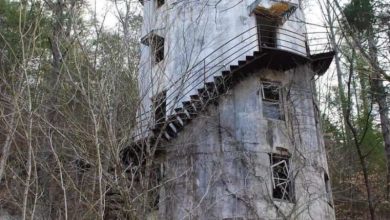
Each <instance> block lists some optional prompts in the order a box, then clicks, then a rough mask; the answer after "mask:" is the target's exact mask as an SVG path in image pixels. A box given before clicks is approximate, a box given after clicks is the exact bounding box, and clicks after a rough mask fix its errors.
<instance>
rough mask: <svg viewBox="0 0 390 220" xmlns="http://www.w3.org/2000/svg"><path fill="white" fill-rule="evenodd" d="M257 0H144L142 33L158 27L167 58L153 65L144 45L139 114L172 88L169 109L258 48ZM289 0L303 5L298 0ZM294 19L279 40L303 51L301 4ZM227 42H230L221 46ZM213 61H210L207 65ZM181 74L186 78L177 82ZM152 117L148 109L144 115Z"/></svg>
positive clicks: (285, 46)
mask: <svg viewBox="0 0 390 220" xmlns="http://www.w3.org/2000/svg"><path fill="white" fill-rule="evenodd" d="M255 2H256V1H255V0H245V1H231V0H208V1H178V0H166V3H165V4H164V5H163V6H161V7H159V8H157V6H156V1H154V0H150V1H145V3H144V19H145V20H144V25H143V36H146V35H147V34H148V33H151V32H154V33H156V34H158V35H160V36H162V37H164V38H165V58H164V60H163V61H162V62H160V63H158V64H154V63H153V56H152V52H151V50H150V48H149V47H148V46H145V45H142V46H141V63H140V74H139V85H140V86H139V88H140V97H141V98H142V106H141V107H140V109H141V110H140V114H143V113H145V112H148V111H150V110H151V106H152V103H151V98H152V97H153V96H154V95H156V94H157V93H159V92H161V91H163V90H165V89H168V88H169V90H168V94H167V95H168V100H167V103H168V109H172V108H171V107H172V106H177V105H181V101H184V100H187V99H188V98H189V97H190V95H193V94H195V93H196V92H197V89H198V88H200V87H201V86H203V84H204V81H212V80H213V76H214V75H219V74H221V71H222V70H223V69H225V68H229V65H230V64H237V62H238V60H243V59H244V58H245V56H246V55H252V52H253V51H256V50H258V48H257V30H256V17H255V15H254V14H253V13H251V11H250V6H251V5H252V4H254V3H255ZM291 2H292V3H295V4H297V5H299V1H298V0H291ZM272 3H275V1H270V0H263V1H260V3H259V4H260V5H263V6H265V7H269V6H270V5H271V4H272ZM290 20H291V21H287V22H286V23H285V24H283V25H282V26H280V28H284V29H286V30H285V31H282V30H280V31H279V32H280V33H283V34H281V35H280V36H279V37H278V38H279V39H280V40H278V42H277V44H278V46H279V47H280V48H281V49H285V50H293V51H301V52H302V53H303V54H305V53H306V45H305V43H304V38H305V37H297V36H296V35H295V34H294V33H296V34H300V35H302V36H304V35H305V32H306V29H305V25H304V24H303V23H302V22H299V21H303V20H304V16H303V13H302V10H301V9H300V8H299V9H298V10H297V11H296V12H295V13H294V14H293V16H292V17H291V18H290ZM243 33H244V34H243ZM241 34H242V35H241ZM238 35H240V36H239V37H237V36H238ZM235 37H237V38H235ZM299 38H302V39H299ZM226 42H229V43H228V44H226V45H225V46H223V47H221V45H224V44H225V43H226ZM238 44H239V45H238ZM231 48H234V50H231ZM237 50H238V51H239V52H238V51H237ZM206 57H207V58H206ZM204 58H206V59H205V62H203V61H202V60H203V59H204ZM210 61H212V63H210V64H209V65H207V63H208V62H210ZM204 64H206V65H204ZM205 72H206V74H205ZM189 76H191V77H189ZM205 76H206V80H205V79H204V78H205ZM179 79H185V80H182V81H180V83H176V84H175V82H177V81H178V80H179ZM150 116H151V114H146V115H144V118H148V117H150ZM144 123H145V121H144ZM145 126H146V127H147V125H145Z"/></svg>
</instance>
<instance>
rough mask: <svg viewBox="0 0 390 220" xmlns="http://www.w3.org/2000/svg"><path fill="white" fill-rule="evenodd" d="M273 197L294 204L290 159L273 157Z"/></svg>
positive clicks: (278, 156) (279, 156)
mask: <svg viewBox="0 0 390 220" xmlns="http://www.w3.org/2000/svg"><path fill="white" fill-rule="evenodd" d="M271 174H272V197H273V198H274V199H280V200H285V201H289V202H292V201H293V199H294V194H293V185H292V173H291V170H290V157H289V156H285V155H279V154H272V155H271Z"/></svg>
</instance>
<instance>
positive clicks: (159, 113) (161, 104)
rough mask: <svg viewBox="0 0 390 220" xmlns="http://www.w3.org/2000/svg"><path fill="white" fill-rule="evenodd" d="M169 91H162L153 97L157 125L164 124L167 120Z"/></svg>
mask: <svg viewBox="0 0 390 220" xmlns="http://www.w3.org/2000/svg"><path fill="white" fill-rule="evenodd" d="M166 99H167V92H166V91H162V92H160V93H159V94H157V95H156V96H155V97H154V98H153V109H154V122H155V124H156V126H157V127H159V126H162V125H163V124H164V122H165V117H166V107H167V102H166Z"/></svg>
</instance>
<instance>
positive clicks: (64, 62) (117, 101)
mask: <svg viewBox="0 0 390 220" xmlns="http://www.w3.org/2000/svg"><path fill="white" fill-rule="evenodd" d="M107 2H109V3H110V4H111V5H112V6H113V7H112V8H113V10H114V12H115V16H116V18H117V20H116V24H114V25H112V24H111V25H110V27H108V26H107V23H106V22H105V20H104V19H102V17H101V16H98V14H97V12H96V10H95V7H94V5H91V3H90V2H87V1H84V0H20V1H10V0H0V146H1V147H0V149H1V152H0V214H1V213H5V212H7V213H8V214H9V215H12V216H18V217H20V218H21V219H111V218H114V217H116V218H118V219H142V217H143V216H145V213H148V212H150V210H152V209H153V208H154V206H155V205H156V204H154V203H153V201H154V199H153V196H154V195H155V191H156V190H158V187H159V186H158V185H157V186H156V184H153V182H154V178H155V177H154V176H153V157H154V154H155V152H156V149H155V147H156V145H155V144H153V145H148V144H146V145H145V149H144V150H141V151H137V152H142V154H138V155H137V159H136V160H137V162H134V163H131V162H129V163H123V161H122V156H123V149H125V148H126V147H128V146H131V143H132V139H131V135H130V134H131V130H132V128H133V127H134V122H135V117H136V110H137V107H138V103H139V99H138V95H137V74H138V66H139V63H138V62H139V60H138V56H139V39H140V27H141V23H142V13H140V11H141V5H140V3H139V1H137V0H107ZM304 5H305V7H307V8H308V10H310V8H312V7H315V8H316V10H319V11H321V12H322V18H323V21H322V23H319V24H313V23H308V27H309V26H314V27H316V29H319V30H320V31H321V33H322V36H323V37H324V39H326V40H327V42H328V45H327V46H329V47H331V48H332V49H333V50H334V51H335V52H336V56H335V59H334V63H333V64H332V66H331V68H330V70H329V71H328V73H327V74H326V75H324V76H322V77H316V78H315V80H316V84H317V87H318V93H317V96H318V97H317V100H318V106H317V107H318V109H319V110H320V111H321V120H322V125H323V132H324V135H325V141H326V146H327V152H328V155H327V156H328V163H329V167H330V173H331V175H330V179H331V182H332V190H333V199H334V207H335V209H336V216H337V218H338V219H389V218H390V110H389V106H390V96H389V92H390V71H389V67H390V66H389V64H390V58H389V57H390V56H389V55H390V41H389V39H390V2H389V1H387V0H346V1H336V0H310V1H307V2H305V3H304ZM99 14H100V15H101V13H99ZM103 14H104V13H103ZM98 18H99V19H98ZM103 18H104V16H103ZM307 20H310V19H307ZM321 42H322V41H321Z"/></svg>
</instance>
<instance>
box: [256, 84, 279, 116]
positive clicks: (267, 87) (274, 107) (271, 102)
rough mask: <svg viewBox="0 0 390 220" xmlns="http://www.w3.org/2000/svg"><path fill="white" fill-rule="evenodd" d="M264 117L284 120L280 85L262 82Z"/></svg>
mask: <svg viewBox="0 0 390 220" xmlns="http://www.w3.org/2000/svg"><path fill="white" fill-rule="evenodd" d="M261 90H262V100H263V115H264V117H267V118H272V119H277V120H284V114H283V105H282V97H281V90H280V84H279V83H275V82H262V84H261Z"/></svg>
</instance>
